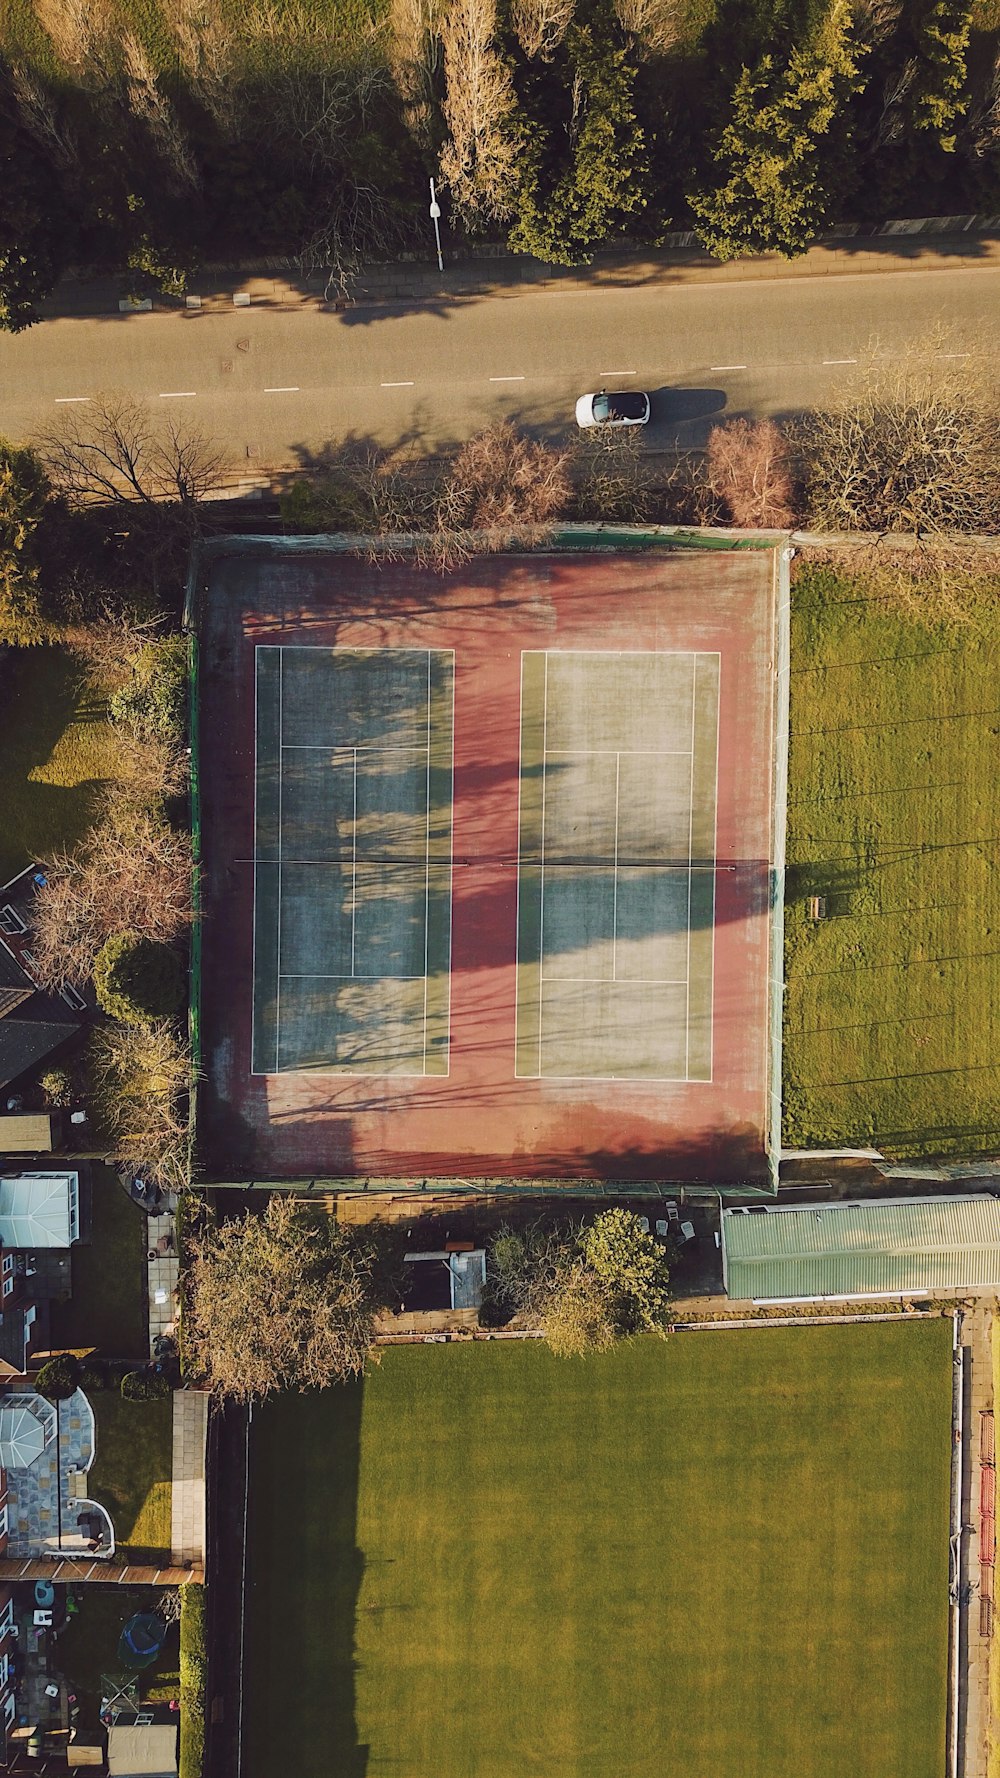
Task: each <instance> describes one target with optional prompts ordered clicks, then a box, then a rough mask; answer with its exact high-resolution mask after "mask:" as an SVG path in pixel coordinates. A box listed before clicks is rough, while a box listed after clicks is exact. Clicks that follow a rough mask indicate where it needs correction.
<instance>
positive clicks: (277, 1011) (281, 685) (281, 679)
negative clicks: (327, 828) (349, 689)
mask: <svg viewBox="0 0 1000 1778" xmlns="http://www.w3.org/2000/svg"><path fill="white" fill-rule="evenodd" d="M284 732H285V651H284V649H283V648H279V649H278V749H279V752H278V936H277V954H276V956H275V960H274V977H275V980H274V1072H275V1074H277V1073H278V1072H279V1067H278V1065H279V1063H280V1061H281V814H282V810H281V802H282V790H283V773H282V770H281V752H280V749H281V737H282V735H283V734H284Z"/></svg>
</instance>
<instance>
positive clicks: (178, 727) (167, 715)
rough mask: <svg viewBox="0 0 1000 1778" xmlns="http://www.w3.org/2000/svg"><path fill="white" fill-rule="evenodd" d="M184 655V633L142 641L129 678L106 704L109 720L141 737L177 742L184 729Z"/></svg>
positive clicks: (185, 665) (185, 676) (185, 667)
mask: <svg viewBox="0 0 1000 1778" xmlns="http://www.w3.org/2000/svg"><path fill="white" fill-rule="evenodd" d="M186 683H187V656H186V652H185V643H184V638H183V636H165V637H162V638H160V639H159V640H156V641H147V642H144V643H143V644H142V646H141V647H140V648H139V650H138V652H137V653H136V655H135V657H134V659H133V663H132V674H131V677H130V678H129V679H128V681H127V682H126V683H125V684H124V685H122V686H120V687H119V688H118V690H117V691H114V692H113V693H112V695H111V698H110V700H109V703H108V711H109V714H110V716H111V720H112V722H116V723H118V724H119V726H120V727H122V728H127V729H129V730H131V731H132V732H133V733H134V734H137V735H140V736H146V735H151V736H155V737H156V739H157V740H160V741H172V742H174V743H176V744H178V745H179V744H180V742H181V739H182V736H183V732H184V700H185V687H186Z"/></svg>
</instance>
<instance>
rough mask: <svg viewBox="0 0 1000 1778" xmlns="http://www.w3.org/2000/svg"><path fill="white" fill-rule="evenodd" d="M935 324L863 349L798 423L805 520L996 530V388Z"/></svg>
mask: <svg viewBox="0 0 1000 1778" xmlns="http://www.w3.org/2000/svg"><path fill="white" fill-rule="evenodd" d="M952 344H954V342H953V341H952V340H951V339H950V338H949V337H947V336H946V335H944V334H942V333H940V332H938V333H935V334H934V335H933V336H931V337H930V338H928V339H926V340H921V341H915V342H912V343H911V344H910V345H909V347H907V348H906V349H904V351H903V352H901V353H900V354H899V355H898V356H896V357H893V358H891V359H889V358H884V357H879V356H878V355H877V353H876V352H874V351H873V352H872V353H871V354H870V355H869V358H868V360H867V362H866V363H865V364H864V365H863V366H862V367H861V369H860V371H859V373H858V375H857V376H856V378H855V379H854V381H853V382H852V383H851V384H849V385H848V386H847V387H846V388H845V390H844V393H843V395H842V396H841V397H840V398H839V399H838V400H836V401H834V402H831V403H830V404H828V405H827V406H825V407H822V408H820V409H818V410H817V411H816V412H815V413H813V414H811V415H809V416H808V417H807V419H806V420H805V421H804V422H803V423H802V426H801V428H800V430H799V443H800V447H801V450H802V453H803V458H804V465H805V476H806V489H807V506H808V511H809V518H810V522H811V523H812V524H814V525H815V526H817V528H821V529H823V530H827V531H914V532H918V533H929V534H934V533H941V532H948V531H957V532H961V531H973V532H986V533H992V532H995V531H997V530H1000V452H998V451H997V442H996V441H997V436H998V429H1000V391H998V388H997V383H996V380H995V377H994V375H993V373H992V372H991V370H990V368H989V360H988V359H985V358H979V357H972V356H965V357H958V356H947V355H946V351H945V349H946V348H947V347H948V346H950V345H952Z"/></svg>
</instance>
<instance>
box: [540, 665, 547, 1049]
mask: <svg viewBox="0 0 1000 1778" xmlns="http://www.w3.org/2000/svg"><path fill="white" fill-rule="evenodd" d="M548 737H549V655H548V650H547V649H546V651H545V678H544V681H543V688H542V831H541V836H540V840H539V846H538V1074H539V1078H541V1073H542V1023H543V1006H542V987H543V984H544V973H543V972H544V969H545V759H546V755H547V753H548V745H549V741H548Z"/></svg>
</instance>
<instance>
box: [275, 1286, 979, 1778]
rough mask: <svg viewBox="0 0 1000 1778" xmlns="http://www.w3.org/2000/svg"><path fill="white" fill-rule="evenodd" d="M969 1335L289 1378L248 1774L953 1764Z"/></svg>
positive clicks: (743, 1343) (478, 1776)
mask: <svg viewBox="0 0 1000 1778" xmlns="http://www.w3.org/2000/svg"><path fill="white" fill-rule="evenodd" d="M950 1338H951V1327H950V1323H949V1322H947V1321H946V1320H935V1321H928V1322H923V1323H910V1324H907V1323H903V1322H893V1323H889V1324H886V1325H883V1326H861V1325H857V1326H844V1327H820V1328H807V1329H782V1330H776V1329H766V1330H754V1331H748V1332H738V1331H728V1332H712V1333H699V1334H679V1335H677V1336H676V1337H675V1338H673V1339H671V1340H669V1341H667V1342H659V1341H656V1340H652V1339H648V1340H639V1341H634V1342H631V1343H629V1344H626V1345H624V1346H622V1347H620V1348H618V1349H617V1350H615V1351H613V1352H612V1353H610V1354H605V1355H602V1356H599V1357H593V1358H590V1359H587V1360H582V1361H572V1362H560V1361H559V1360H558V1359H556V1358H554V1357H553V1356H552V1354H551V1353H550V1352H549V1351H548V1350H547V1348H545V1347H544V1346H542V1345H541V1344H540V1343H539V1344H535V1343H531V1344H525V1345H514V1344H510V1345H507V1344H504V1345H499V1344H498V1345H495V1346H484V1345H476V1346H445V1347H430V1348H427V1347H407V1348H402V1349H397V1350H395V1351H390V1352H389V1353H387V1354H386V1356H385V1358H384V1362H383V1363H382V1365H381V1366H380V1367H379V1368H378V1369H377V1370H376V1371H375V1372H374V1373H373V1374H372V1376H371V1377H370V1378H369V1379H368V1380H367V1381H366V1382H365V1384H364V1385H363V1387H362V1386H358V1387H354V1388H348V1389H340V1390H330V1391H329V1392H328V1393H327V1394H325V1395H322V1396H312V1397H288V1398H282V1399H280V1400H278V1401H276V1402H275V1403H274V1404H273V1405H271V1406H269V1407H268V1408H267V1409H266V1410H265V1411H263V1412H262V1413H260V1414H258V1416H257V1417H256V1419H255V1444H254V1455H253V1471H252V1478H253V1479H252V1489H251V1521H250V1562H249V1578H250V1586H251V1591H250V1600H249V1615H248V1641H247V1656H246V1668H245V1681H246V1684H245V1700H246V1706H245V1707H246V1712H247V1715H246V1727H245V1736H244V1746H245V1756H244V1769H245V1771H246V1773H247V1778H270V1774H271V1773H273V1772H275V1771H277V1770H282V1771H288V1772H295V1773H296V1774H297V1778H364V1774H366V1773H367V1774H368V1775H369V1778H374V1774H375V1773H378V1772H393V1773H398V1774H400V1778H404V1775H405V1778H514V1774H517V1778H542V1775H543V1774H544V1775H545V1778H623V1775H624V1774H628V1775H629V1778H664V1774H671V1773H675V1772H676V1773H683V1774H684V1778H720V1775H721V1774H727V1775H736V1774H739V1778H847V1774H850V1775H851V1778H939V1773H940V1771H941V1769H942V1766H943V1761H944V1745H945V1681H946V1668H947V1660H946V1648H947V1608H948V1597H947V1584H948V1498H949V1464H950V1408H951V1345H950Z"/></svg>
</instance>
